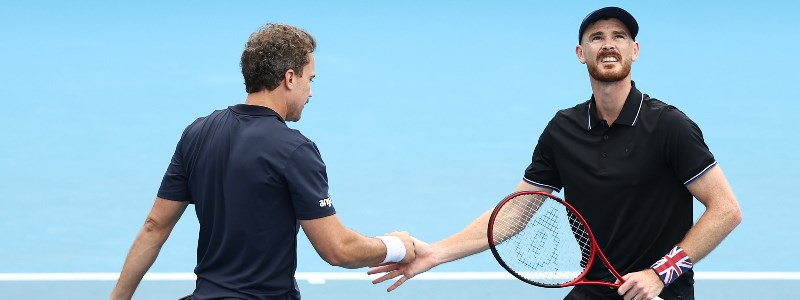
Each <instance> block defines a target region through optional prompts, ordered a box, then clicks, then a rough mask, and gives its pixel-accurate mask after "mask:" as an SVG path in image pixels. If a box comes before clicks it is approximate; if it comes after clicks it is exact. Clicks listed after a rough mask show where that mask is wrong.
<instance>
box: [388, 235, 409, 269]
mask: <svg viewBox="0 0 800 300" xmlns="http://www.w3.org/2000/svg"><path fill="white" fill-rule="evenodd" d="M384 235H391V236H396V237H399V238H400V240H401V241H403V246H404V247H405V248H406V256H404V257H403V260H401V261H400V262H401V263H409V262H412V261H414V258H415V257H416V253H415V252H414V240H415V238H414V237H412V236H411V235H410V234H408V232H406V231H395V232H392V233H387V234H384Z"/></svg>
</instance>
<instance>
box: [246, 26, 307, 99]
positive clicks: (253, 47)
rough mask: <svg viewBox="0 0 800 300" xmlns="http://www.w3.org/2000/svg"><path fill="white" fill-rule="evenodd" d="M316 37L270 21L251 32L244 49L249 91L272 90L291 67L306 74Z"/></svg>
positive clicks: (298, 29)
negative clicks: (305, 70) (305, 69)
mask: <svg viewBox="0 0 800 300" xmlns="http://www.w3.org/2000/svg"><path fill="white" fill-rule="evenodd" d="M316 48H317V41H316V40H314V37H312V36H311V34H309V33H308V32H305V31H304V30H302V29H300V28H297V27H294V26H291V25H286V24H279V23H269V24H267V25H264V26H262V27H261V28H259V29H258V30H256V32H253V34H251V35H250V38H249V39H248V40H247V45H245V47H244V51H243V52H242V61H241V67H242V75H243V76H244V85H245V90H247V93H248V94H249V93H257V92H260V91H263V90H264V89H266V90H267V91H272V90H274V89H275V88H277V87H278V85H279V84H280V83H281V81H282V80H283V76H284V74H286V71H288V70H289V69H292V70H294V71H295V72H296V73H297V75H299V76H303V67H305V66H306V65H307V64H308V63H309V57H308V54H309V53H313V52H314V49H316Z"/></svg>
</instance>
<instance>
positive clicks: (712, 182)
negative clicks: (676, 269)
mask: <svg viewBox="0 0 800 300" xmlns="http://www.w3.org/2000/svg"><path fill="white" fill-rule="evenodd" d="M687 188H688V189H689V191H690V192H691V193H692V195H693V196H694V197H695V198H697V200H698V201H700V202H701V203H703V205H705V207H706V211H705V212H704V213H703V215H702V216H700V219H698V220H697V223H695V225H694V226H693V227H692V228H691V229H690V230H689V232H688V233H686V236H685V237H684V238H683V240H682V241H681V242H680V243H678V245H679V246H680V247H681V248H683V250H684V251H685V252H686V254H687V255H688V256H689V258H690V259H691V260H692V262H695V263H696V262H698V261H700V260H701V259H703V258H704V257H706V255H708V253H710V252H711V250H714V248H715V247H717V245H719V244H720V243H721V242H722V240H723V239H725V237H726V236H728V234H729V233H730V232H731V231H733V229H734V228H736V226H737V225H739V223H741V222H742V212H741V210H740V208H739V203H738V201H737V200H736V196H735V195H734V193H733V189H731V187H730V185H729V184H728V181H727V179H726V178H725V175H724V174H723V173H722V168H721V167H720V166H718V165H717V166H715V167H713V168H711V169H710V170H709V171H708V172H707V173H706V174H705V175H703V176H702V177H700V178H699V179H697V180H695V181H694V182H693V183H691V184H689V185H688V186H687Z"/></svg>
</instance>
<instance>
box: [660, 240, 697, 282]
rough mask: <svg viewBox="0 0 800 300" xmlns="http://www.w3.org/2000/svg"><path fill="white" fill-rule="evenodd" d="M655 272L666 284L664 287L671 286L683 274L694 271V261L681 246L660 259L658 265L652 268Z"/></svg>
mask: <svg viewBox="0 0 800 300" xmlns="http://www.w3.org/2000/svg"><path fill="white" fill-rule="evenodd" d="M650 268H651V269H653V271H656V274H658V277H661V281H663V282H664V286H668V285H670V283H673V282H675V280H677V279H678V277H680V276H681V275H683V273H685V272H688V271H689V270H691V269H692V259H691V258H689V255H686V252H685V251H683V249H681V247H679V246H675V247H674V248H672V250H670V251H669V253H667V255H664V257H662V258H661V259H659V260H658V261H657V262H656V263H654V264H653V265H652V266H650Z"/></svg>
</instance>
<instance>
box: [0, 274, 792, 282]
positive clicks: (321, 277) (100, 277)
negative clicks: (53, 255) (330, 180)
mask: <svg viewBox="0 0 800 300" xmlns="http://www.w3.org/2000/svg"><path fill="white" fill-rule="evenodd" d="M118 277H119V273H0V281H115V280H117V278H118ZM295 277H296V278H297V280H300V281H308V282H309V283H312V284H324V283H325V282H326V281H328V280H372V279H375V278H378V275H367V274H366V272H297V273H296V274H295ZM196 278H197V277H195V275H194V273H147V274H146V275H145V276H144V279H143V280H148V281H191V280H195V279H196ZM694 278H695V279H697V280H800V272H695V277H694ZM515 279H516V278H514V277H513V276H511V274H508V273H506V272H428V273H423V274H420V275H417V276H416V277H414V280H515Z"/></svg>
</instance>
